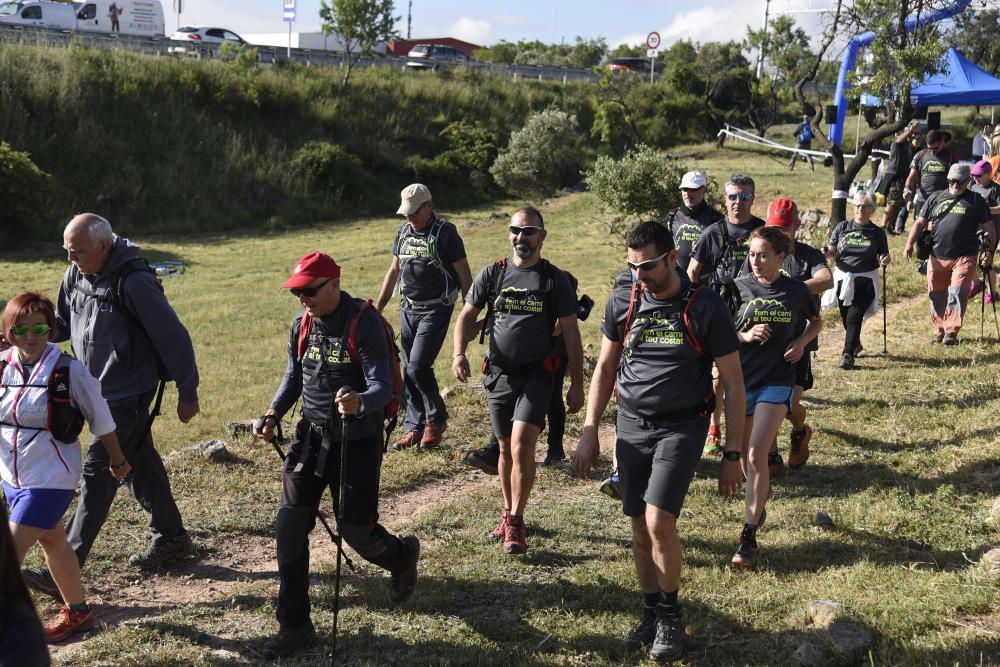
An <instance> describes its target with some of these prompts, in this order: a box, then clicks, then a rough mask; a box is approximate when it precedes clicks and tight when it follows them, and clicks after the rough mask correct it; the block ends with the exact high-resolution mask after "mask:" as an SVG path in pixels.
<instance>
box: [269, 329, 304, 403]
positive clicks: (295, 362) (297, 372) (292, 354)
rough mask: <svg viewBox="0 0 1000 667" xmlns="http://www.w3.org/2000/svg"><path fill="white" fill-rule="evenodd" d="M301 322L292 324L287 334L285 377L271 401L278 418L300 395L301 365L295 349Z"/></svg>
mask: <svg viewBox="0 0 1000 667" xmlns="http://www.w3.org/2000/svg"><path fill="white" fill-rule="evenodd" d="M301 322H302V321H301V319H299V318H296V320H295V321H294V322H292V328H291V330H290V331H289V333H288V365H287V366H286V367H285V375H284V376H283V377H282V378H281V384H279V385H278V391H276V392H275V393H274V398H272V399H271V409H272V410H273V411H274V412H275V414H277V415H278V417H279V418H280V417H281V416H282V415H284V414H285V413H286V412H288V411H289V410H290V409H291V407H292V406H293V405H295V401H297V400H298V398H299V395H300V394H301V393H302V364H301V362H300V361H299V357H298V350H297V349H296V348H297V346H298V338H299V326H301Z"/></svg>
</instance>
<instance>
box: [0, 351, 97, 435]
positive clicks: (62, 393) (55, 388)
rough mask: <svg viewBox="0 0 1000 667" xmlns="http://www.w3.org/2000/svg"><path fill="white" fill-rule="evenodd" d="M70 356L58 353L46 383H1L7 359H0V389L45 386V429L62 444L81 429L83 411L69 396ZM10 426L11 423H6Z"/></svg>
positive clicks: (78, 433)
mask: <svg viewBox="0 0 1000 667" xmlns="http://www.w3.org/2000/svg"><path fill="white" fill-rule="evenodd" d="M71 359H72V357H70V356H69V355H68V354H66V353H65V352H60V353H59V360H58V361H56V366H55V368H53V369H52V374H51V375H50V376H49V381H48V384H45V385H35V384H11V385H5V384H3V374H4V371H6V370H7V359H0V389H6V388H7V387H18V388H20V387H43V386H44V387H45V388H46V394H48V403H49V410H48V421H47V427H46V429H45V430H47V431H49V432H50V433H51V434H52V437H53V438H55V439H56V440H58V441H59V442H62V443H64V444H67V445H68V444H72V443H74V442H76V439H77V438H78V437H79V436H80V432H81V431H83V423H84V418H83V412H81V411H80V408H78V407H76V406H74V405H73V403H72V399H71V398H70V392H69V387H70V371H69V364H70V360H71ZM5 424H6V422H5ZM7 425H8V426H10V425H11V424H7Z"/></svg>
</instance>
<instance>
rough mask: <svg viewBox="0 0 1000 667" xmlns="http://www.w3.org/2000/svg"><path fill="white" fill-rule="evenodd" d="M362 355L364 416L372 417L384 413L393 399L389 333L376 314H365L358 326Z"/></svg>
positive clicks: (361, 394)
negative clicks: (386, 337) (387, 336)
mask: <svg viewBox="0 0 1000 667" xmlns="http://www.w3.org/2000/svg"><path fill="white" fill-rule="evenodd" d="M358 351H359V353H360V354H361V370H362V372H363V373H364V376H365V384H366V385H367V388H366V389H365V390H364V391H363V392H361V393H360V396H361V400H362V401H363V402H364V404H365V412H364V414H365V415H370V414H372V413H373V412H377V411H380V410H382V408H384V407H385V406H386V404H387V403H388V402H389V400H390V399H391V398H392V388H391V386H390V384H389V382H390V379H389V378H390V376H389V362H390V355H389V349H388V347H387V345H386V340H385V330H384V328H383V327H382V323H381V322H379V320H378V317H377V316H376V315H375V313H374V312H368V313H365V316H364V319H363V320H361V322H360V323H359V324H358Z"/></svg>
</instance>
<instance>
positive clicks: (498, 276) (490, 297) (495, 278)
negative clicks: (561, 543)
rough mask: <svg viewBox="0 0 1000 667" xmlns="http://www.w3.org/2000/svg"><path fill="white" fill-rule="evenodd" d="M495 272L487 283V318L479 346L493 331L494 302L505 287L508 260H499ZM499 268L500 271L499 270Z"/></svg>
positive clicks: (480, 333)
mask: <svg viewBox="0 0 1000 667" xmlns="http://www.w3.org/2000/svg"><path fill="white" fill-rule="evenodd" d="M492 268H493V272H492V273H491V274H490V279H489V280H488V281H487V283H486V285H487V290H486V318H485V319H484V320H483V328H482V329H481V330H480V331H479V344H480V345H482V344H483V341H484V340H486V330H487V329H489V330H492V329H493V319H494V317H495V316H496V313H494V312H493V302H494V301H496V299H497V297H498V296H500V288H501V287H502V286H503V278H504V274H505V273H507V258H506V257H504V258H503V259H498V260H497V261H496V262H494V263H493V267H492ZM498 268H499V271H498V270H497V269H498Z"/></svg>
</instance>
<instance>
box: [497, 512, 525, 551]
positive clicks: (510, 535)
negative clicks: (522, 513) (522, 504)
mask: <svg viewBox="0 0 1000 667" xmlns="http://www.w3.org/2000/svg"><path fill="white" fill-rule="evenodd" d="M525 532H526V530H525V527H524V519H523V518H521V517H519V516H514V515H513V514H510V515H508V516H507V525H506V526H505V527H504V532H503V551H504V553H506V554H511V555H516V554H523V553H527V551H528V542H527V540H526V539H525Z"/></svg>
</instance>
